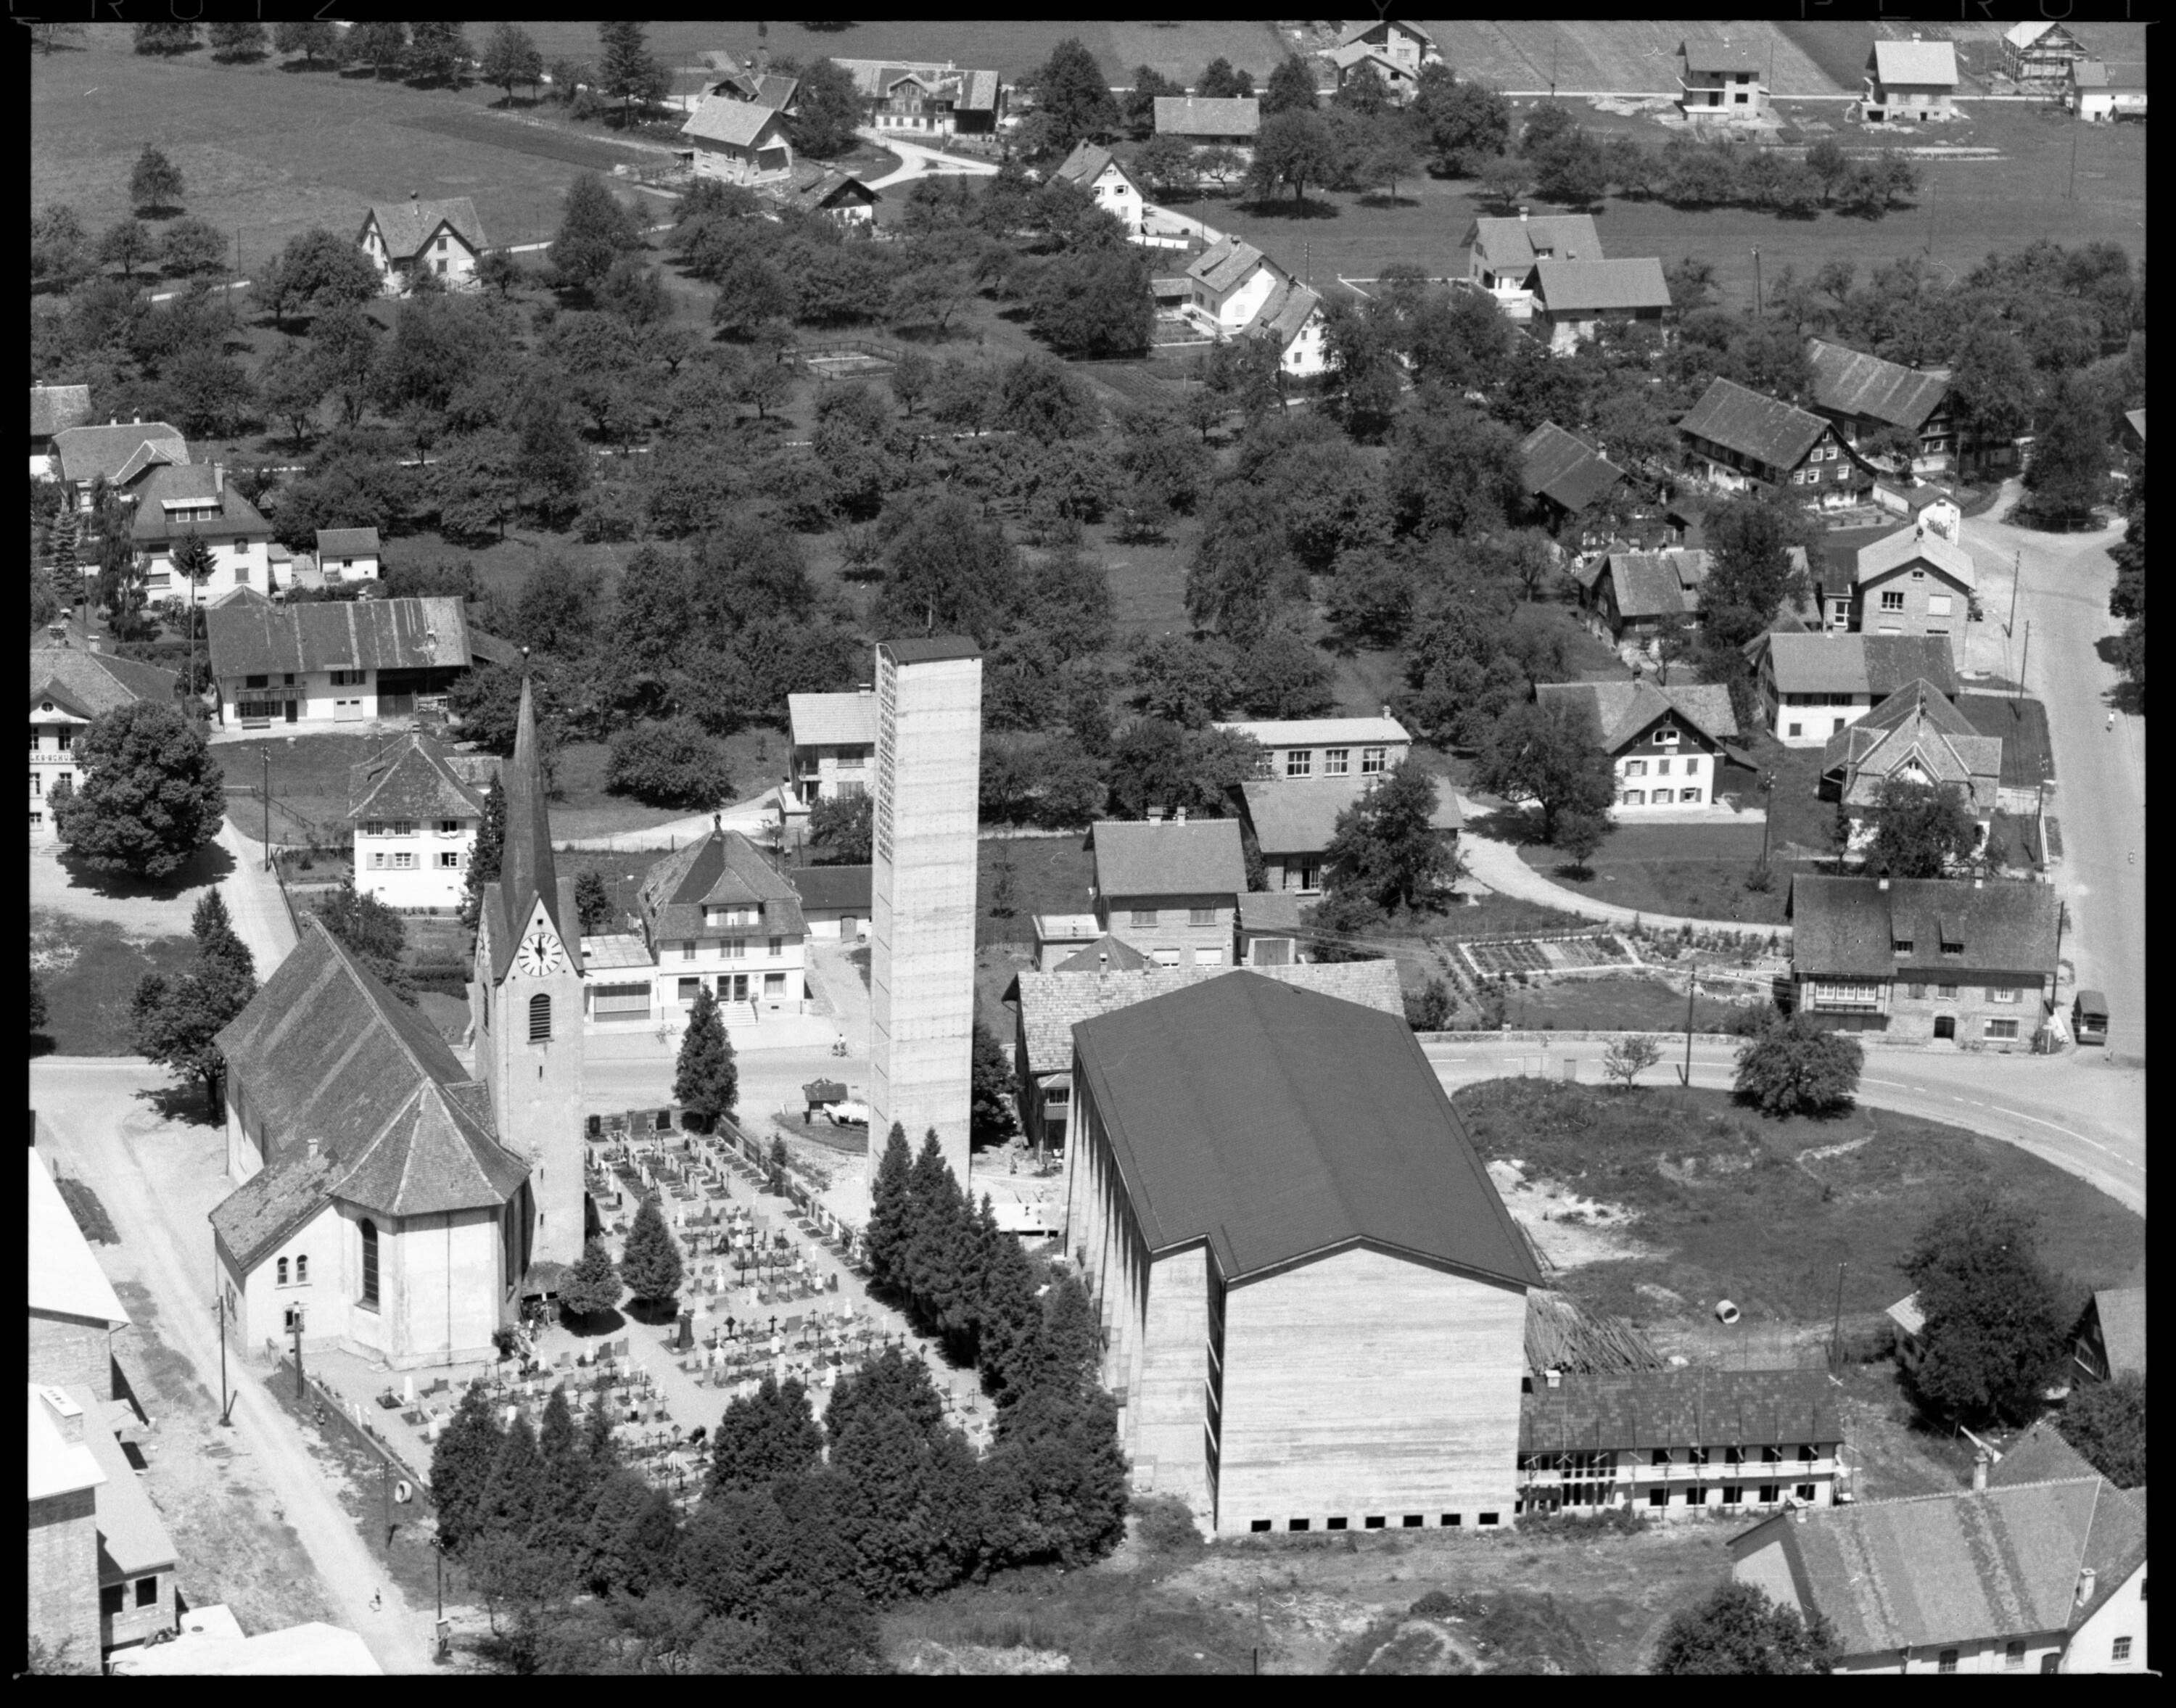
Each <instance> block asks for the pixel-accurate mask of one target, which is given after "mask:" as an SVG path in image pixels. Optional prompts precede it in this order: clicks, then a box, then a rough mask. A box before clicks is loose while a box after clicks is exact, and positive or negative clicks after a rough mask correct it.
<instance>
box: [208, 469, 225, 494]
mask: <svg viewBox="0 0 2176 1708" xmlns="http://www.w3.org/2000/svg"><path fill="white" fill-rule="evenodd" d="M211 489H212V491H214V492H220V493H224V492H226V464H225V463H214V464H213V465H211Z"/></svg>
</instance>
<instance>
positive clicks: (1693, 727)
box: [1534, 678, 1751, 823]
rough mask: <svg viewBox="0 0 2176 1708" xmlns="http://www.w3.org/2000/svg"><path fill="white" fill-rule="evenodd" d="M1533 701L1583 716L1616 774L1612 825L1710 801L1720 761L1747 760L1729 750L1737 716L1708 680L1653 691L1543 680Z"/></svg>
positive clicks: (1645, 684)
mask: <svg viewBox="0 0 2176 1708" xmlns="http://www.w3.org/2000/svg"><path fill="white" fill-rule="evenodd" d="M1534 693H1535V698H1536V699H1538V700H1539V701H1540V702H1541V704H1542V705H1543V706H1544V707H1551V706H1556V705H1565V706H1569V707H1571V708H1573V709H1574V710H1575V711H1577V712H1578V713H1580V715H1583V716H1584V717H1585V718H1586V720H1587V722H1588V724H1589V726H1590V727H1591V729H1592V730H1593V732H1594V734H1595V736H1596V738H1597V740H1598V741H1600V742H1601V743H1602V748H1603V750H1604V751H1605V752H1607V753H1608V755H1609V758H1610V763H1611V765H1612V767H1613V769H1614V770H1615V772H1616V774H1617V803H1616V805H1615V806H1614V807H1613V808H1611V810H1610V816H1611V817H1612V818H1613V819H1616V820H1618V822H1619V823H1624V822H1627V821H1630V820H1637V819H1643V818H1654V817H1656V816H1658V815H1667V813H1673V812H1678V811H1682V810H1684V808H1703V809H1704V808H1708V807H1711V806H1713V805H1714V804H1715V800H1716V794H1717V792H1718V791H1719V790H1720V787H1721V786H1722V770H1723V767H1724V766H1725V765H1726V764H1739V765H1749V764H1751V761H1750V760H1749V759H1746V758H1745V756H1744V754H1742V753H1738V752H1737V751H1735V750H1734V749H1733V748H1731V747H1730V745H1729V744H1730V743H1731V742H1735V741H1736V740H1737V739H1738V720H1737V719H1736V718H1735V717H1734V716H1733V715H1732V713H1731V710H1730V695H1729V694H1728V693H1727V692H1726V691H1725V690H1724V689H1723V688H1721V687H1719V686H1716V685H1712V684H1708V683H1696V684H1682V685H1679V686H1677V687H1672V688H1658V687H1657V686H1656V684H1655V683H1651V682H1649V681H1646V680H1645V679H1644V678H1643V679H1642V680H1640V681H1639V682H1559V683H1542V685H1541V686H1540V687H1539V688H1537V689H1535V691H1534Z"/></svg>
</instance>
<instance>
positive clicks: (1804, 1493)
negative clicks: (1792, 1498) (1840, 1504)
mask: <svg viewBox="0 0 2176 1708" xmlns="http://www.w3.org/2000/svg"><path fill="white" fill-rule="evenodd" d="M1792 1493H1794V1494H1796V1495H1797V1496H1798V1499H1800V1500H1801V1501H1803V1502H1806V1503H1809V1504H1810V1503H1811V1502H1813V1501H1814V1500H1815V1499H1819V1498H1820V1491H1819V1490H1818V1489H1816V1488H1814V1485H1813V1484H1812V1483H1810V1482H1802V1483H1800V1484H1799V1485H1798V1487H1797V1488H1795V1489H1793V1490H1792Z"/></svg>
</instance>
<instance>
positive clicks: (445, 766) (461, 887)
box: [347, 734, 498, 912]
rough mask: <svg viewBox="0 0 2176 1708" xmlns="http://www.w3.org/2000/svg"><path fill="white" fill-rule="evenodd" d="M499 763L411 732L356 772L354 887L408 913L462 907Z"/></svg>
mask: <svg viewBox="0 0 2176 1708" xmlns="http://www.w3.org/2000/svg"><path fill="white" fill-rule="evenodd" d="M497 769H498V761H497V760H496V759H492V758H490V757H488V756H487V755H474V756H471V755H449V754H448V753H446V751H445V750H444V748H442V747H441V746H440V745H439V744H438V742H435V741H433V740H432V739H431V737H428V736H425V735H416V734H411V735H405V736H403V737H400V739H399V740H397V741H395V742H392V743H391V744H390V745H389V746H388V747H386V748H384V749H383V750H382V751H381V752H379V753H377V754H375V755H373V757H372V758H370V759H366V760H365V761H364V762H363V763H362V764H359V765H356V766H353V767H351V770H350V771H349V774H348V811H347V816H348V820H349V822H350V823H351V824H353V825H354V826H355V832H354V846H355V887H356V889H357V890H358V891H359V892H360V893H362V894H363V895H374V896H376V897H377V898H378V900H380V901H382V902H384V904H385V905H386V906H388V907H396V908H400V909H402V910H404V911H405V910H410V909H427V910H429V911H433V912H439V911H449V910H452V909H456V908H458V907H460V905H461V897H462V895H463V894H464V892H465V889H466V888H467V885H468V876H469V873H468V868H469V862H471V860H473V859H474V858H475V857H476V832H477V830H479V829H481V826H482V824H483V791H484V790H485V789H487V788H488V787H489V786H490V782H491V777H492V773H493V772H494V771H495V770H497Z"/></svg>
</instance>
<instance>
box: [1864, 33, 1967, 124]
mask: <svg viewBox="0 0 2176 1708" xmlns="http://www.w3.org/2000/svg"><path fill="white" fill-rule="evenodd" d="M1956 94H1957V50H1956V46H1955V45H1954V44H1953V43H1950V42H1948V41H1922V40H1920V39H1919V38H1918V36H1914V37H1912V40H1911V41H1877V42H1875V43H1874V51H1873V52H1870V53H1869V54H1868V55H1867V57H1866V90H1865V94H1864V96H1863V99H1862V101H1861V102H1860V111H1861V112H1863V113H1864V114H1865V115H1866V122H1868V123H1869V124H1883V123H1889V124H1925V123H1926V122H1928V121H1929V120H1930V119H1951V118H1955V117H1956V116H1957V111H1956Z"/></svg>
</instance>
